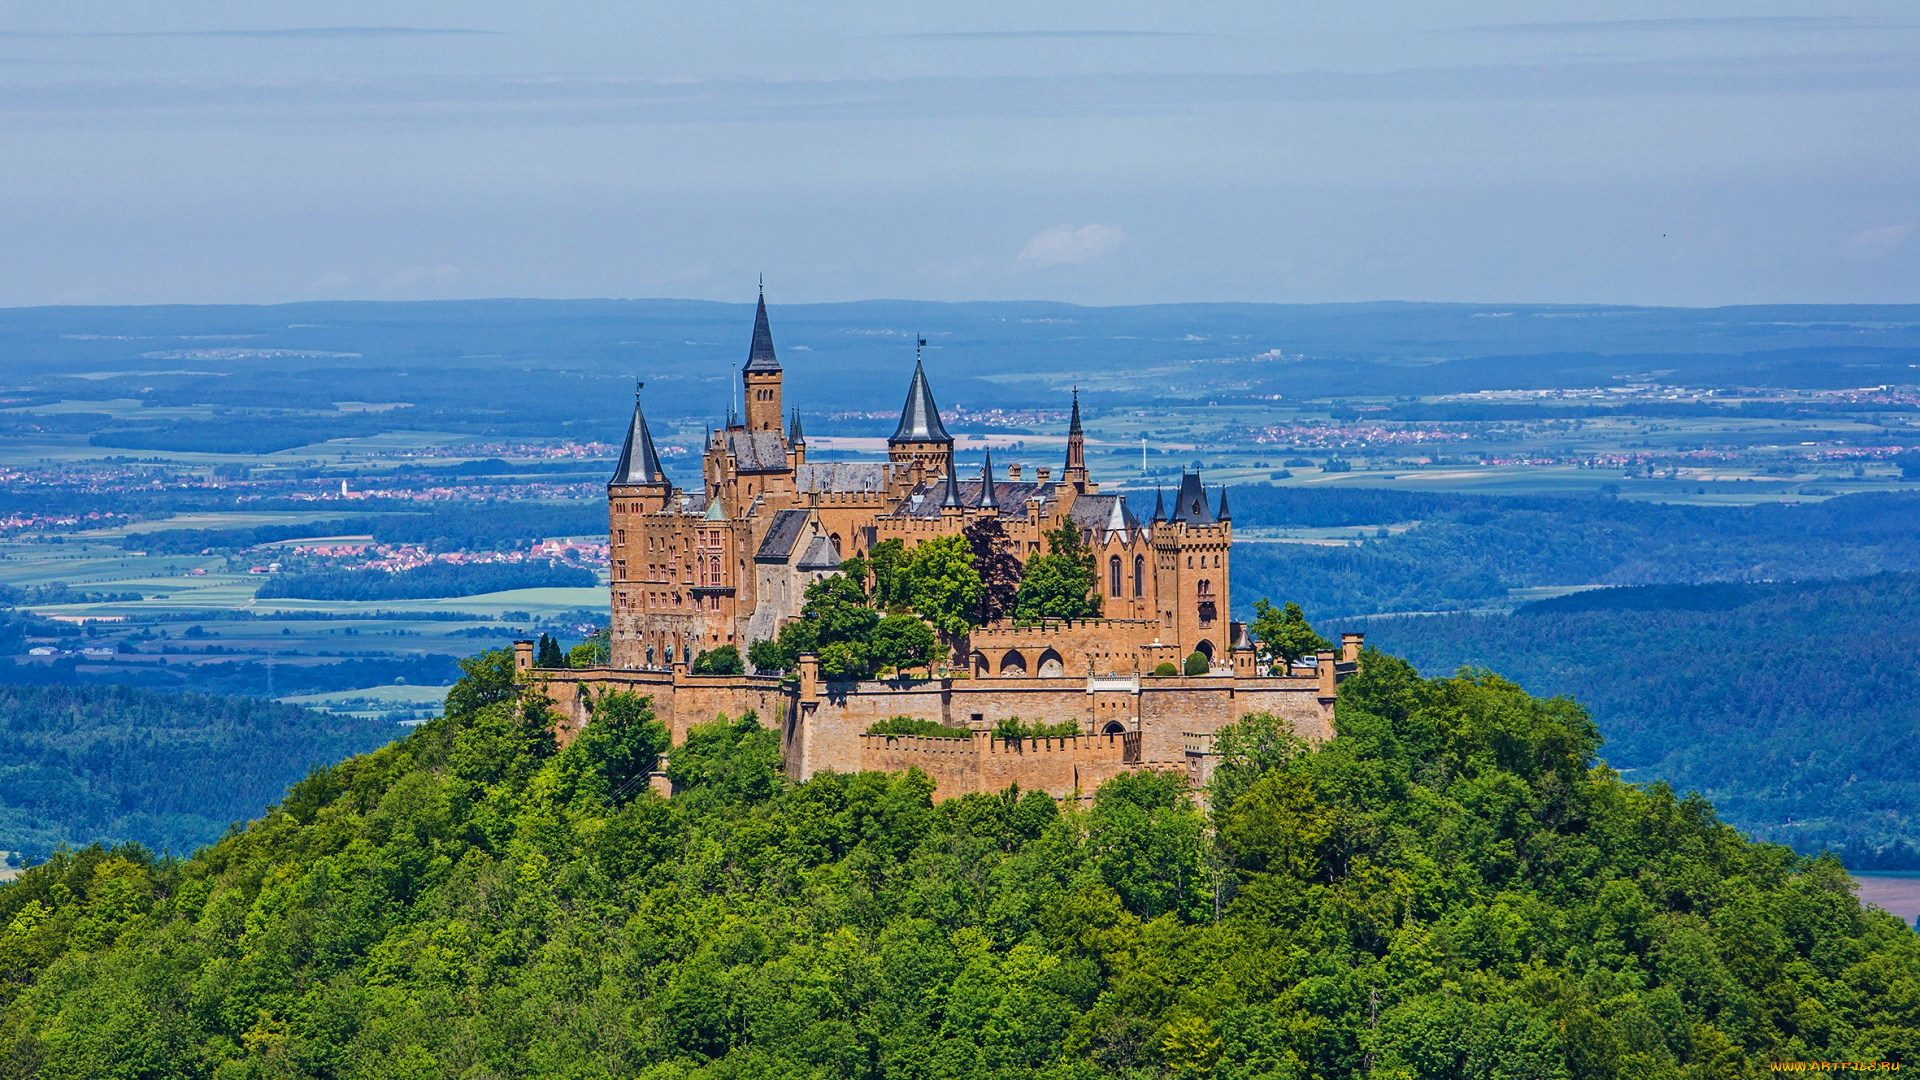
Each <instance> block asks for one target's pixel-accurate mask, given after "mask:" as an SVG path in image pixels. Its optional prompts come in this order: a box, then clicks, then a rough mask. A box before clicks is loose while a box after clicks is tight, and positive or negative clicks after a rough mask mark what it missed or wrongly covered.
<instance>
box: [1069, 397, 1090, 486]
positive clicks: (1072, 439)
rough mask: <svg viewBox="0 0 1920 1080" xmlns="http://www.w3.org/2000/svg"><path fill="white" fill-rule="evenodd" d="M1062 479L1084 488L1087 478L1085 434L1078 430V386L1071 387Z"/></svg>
mask: <svg viewBox="0 0 1920 1080" xmlns="http://www.w3.org/2000/svg"><path fill="white" fill-rule="evenodd" d="M1064 479H1066V480H1069V481H1072V482H1073V484H1074V486H1075V487H1077V488H1081V489H1082V490H1084V487H1085V484H1086V479H1087V436H1086V434H1085V433H1084V432H1082V431H1081V430H1080V388H1079V387H1077V386H1076V387H1074V388H1073V420H1072V422H1071V423H1069V424H1068V425H1067V468H1066V473H1065V476H1064Z"/></svg>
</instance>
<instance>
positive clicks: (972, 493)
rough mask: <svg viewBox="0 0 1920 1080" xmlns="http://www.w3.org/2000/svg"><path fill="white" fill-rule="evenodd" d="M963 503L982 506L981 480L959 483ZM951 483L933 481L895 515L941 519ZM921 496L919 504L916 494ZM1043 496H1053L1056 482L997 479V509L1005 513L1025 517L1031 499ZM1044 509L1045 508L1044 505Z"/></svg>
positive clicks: (908, 498) (995, 487)
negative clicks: (1028, 501)
mask: <svg viewBox="0 0 1920 1080" xmlns="http://www.w3.org/2000/svg"><path fill="white" fill-rule="evenodd" d="M959 488H960V505H962V506H979V505H980V495H981V489H980V481H978V480H962V481H960V483H959ZM946 494H947V482H946V481H945V480H944V479H941V480H930V481H926V482H924V483H922V484H921V485H920V486H919V487H916V488H914V489H913V491H911V492H909V493H908V494H907V498H906V501H905V502H902V503H901V504H900V507H899V509H897V510H895V511H894V516H895V517H912V518H937V517H939V516H940V504H941V502H943V501H944V500H945V499H946ZM915 495H918V496H920V501H919V503H918V504H916V503H915V502H914V500H913V496H915ZM1036 495H1037V496H1040V497H1041V498H1043V499H1049V500H1050V499H1052V498H1053V485H1052V484H1050V483H1048V484H1040V483H1034V482H1032V481H1025V480H1023V481H1017V482H1016V481H1013V480H996V481H994V485H993V501H994V508H995V509H997V510H998V511H999V512H1000V513H1001V515H1002V516H1012V517H1021V516H1024V515H1025V514H1026V512H1027V500H1028V499H1030V498H1033V497H1034V496H1036ZM1043 509H1044V508H1043Z"/></svg>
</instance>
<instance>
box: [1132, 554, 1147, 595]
mask: <svg viewBox="0 0 1920 1080" xmlns="http://www.w3.org/2000/svg"><path fill="white" fill-rule="evenodd" d="M1146 594H1147V557H1146V556H1145V555H1135V556H1134V557H1133V595H1135V596H1145V595H1146Z"/></svg>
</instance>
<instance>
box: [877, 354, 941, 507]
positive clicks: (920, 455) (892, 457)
mask: <svg viewBox="0 0 1920 1080" xmlns="http://www.w3.org/2000/svg"><path fill="white" fill-rule="evenodd" d="M919 342H920V346H921V347H925V345H926V344H927V340H926V339H925V338H921V339H919ZM887 460H889V461H897V462H900V463H901V464H909V463H911V462H915V461H918V462H922V463H923V464H925V465H926V467H927V469H928V470H929V471H932V472H938V473H943V474H944V473H950V472H952V471H953V436H951V435H948V434H947V426H946V425H945V424H943V423H941V422H940V407H939V406H938V405H935V404H934V403H933V388H932V387H931V386H929V385H927V369H926V367H925V366H924V365H923V364H922V363H921V361H920V352H919V349H915V350H914V356H913V382H912V383H910V384H908V386H907V403H906V404H905V405H904V406H902V407H901V409H900V426H899V427H897V428H895V429H894V432H893V437H892V438H890V439H888V440H887Z"/></svg>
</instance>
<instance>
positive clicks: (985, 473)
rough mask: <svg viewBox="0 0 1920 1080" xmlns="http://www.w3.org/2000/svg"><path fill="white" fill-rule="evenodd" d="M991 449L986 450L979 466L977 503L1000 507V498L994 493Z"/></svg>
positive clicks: (995, 507) (993, 507) (994, 507)
mask: <svg viewBox="0 0 1920 1080" xmlns="http://www.w3.org/2000/svg"><path fill="white" fill-rule="evenodd" d="M993 488H994V479H993V451H991V450H989V451H987V460H986V462H985V464H983V465H981V466H980V502H979V505H981V506H984V507H990V508H992V509H995V510H997V509H999V508H1000V499H999V497H998V496H997V495H995V494H994V490H993Z"/></svg>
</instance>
